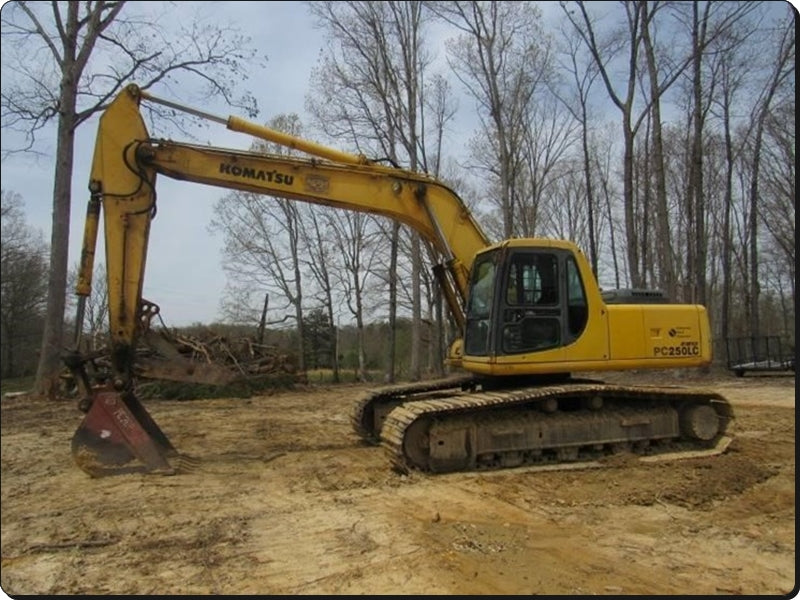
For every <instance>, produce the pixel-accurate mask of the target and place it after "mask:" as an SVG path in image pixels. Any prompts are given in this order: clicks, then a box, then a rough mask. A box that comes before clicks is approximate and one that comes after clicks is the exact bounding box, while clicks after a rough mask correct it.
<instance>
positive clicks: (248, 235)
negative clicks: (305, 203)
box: [210, 114, 305, 372]
mask: <svg viewBox="0 0 800 600" xmlns="http://www.w3.org/2000/svg"><path fill="white" fill-rule="evenodd" d="M268 126H269V127H270V128H271V129H274V130H276V131H282V132H285V133H288V134H290V135H294V136H297V135H298V134H299V132H300V122H299V117H298V116H297V115H296V114H290V115H279V116H277V117H275V118H274V119H272V120H271V121H270V123H269V124H268ZM251 150H253V151H256V152H262V153H269V154H273V155H280V154H283V155H286V154H291V153H293V152H294V151H293V150H291V149H289V148H287V147H286V146H282V145H280V144H274V143H271V142H264V141H263V140H256V141H255V142H254V143H253V145H252V147H251ZM300 208H301V207H300V205H299V204H298V203H297V202H296V201H294V200H285V199H279V198H272V197H269V196H265V195H261V194H255V193H252V192H242V191H235V192H231V193H230V194H227V195H226V196H224V197H223V198H221V199H220V200H219V201H218V202H217V203H216V204H215V206H214V214H215V217H214V219H213V220H212V222H211V225H210V228H211V229H212V230H214V231H219V232H220V233H222V234H223V236H224V249H223V255H224V259H223V268H224V269H225V272H226V273H227V274H228V277H229V278H230V279H231V280H233V281H236V282H239V283H241V284H245V286H246V287H250V288H251V289H252V288H254V287H257V288H260V289H264V288H266V289H277V291H278V293H279V294H280V296H282V297H283V298H286V299H287V301H288V302H289V304H290V305H291V307H292V308H293V310H294V319H295V321H296V323H297V331H298V340H297V344H298V346H297V352H298V361H299V362H298V369H299V370H300V371H301V372H302V371H305V348H304V339H305V335H304V331H303V273H302V262H301V258H300V255H301V252H300V247H301V240H302V239H303V227H302V226H301V216H300Z"/></svg>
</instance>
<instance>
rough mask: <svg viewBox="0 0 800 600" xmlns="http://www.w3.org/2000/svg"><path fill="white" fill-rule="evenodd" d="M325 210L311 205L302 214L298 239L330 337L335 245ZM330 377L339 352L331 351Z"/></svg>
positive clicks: (333, 313) (336, 377) (333, 316)
mask: <svg viewBox="0 0 800 600" xmlns="http://www.w3.org/2000/svg"><path fill="white" fill-rule="evenodd" d="M327 210H333V209H327V208H325V207H321V206H320V207H311V210H308V211H307V215H306V217H305V218H303V219H301V221H300V228H301V230H302V238H301V242H302V243H303V245H304V247H305V251H304V253H303V254H304V255H305V256H307V257H308V258H307V259H305V260H303V264H305V266H306V268H307V269H308V270H309V271H310V272H311V274H312V276H313V277H314V279H315V280H316V283H317V286H318V288H319V290H320V292H319V293H320V301H321V302H322V305H323V307H324V311H325V315H326V317H327V320H328V323H329V325H330V328H331V331H330V333H331V339H334V340H335V339H336V328H337V325H336V317H337V314H336V310H335V308H334V297H335V293H336V290H335V281H334V273H332V267H333V265H334V264H335V263H334V261H333V257H334V255H335V254H336V252H337V249H336V247H335V245H334V243H333V241H332V240H331V236H330V235H328V231H327V229H328V228H327V227H326V220H325V219H324V218H322V216H321V215H322V214H324V213H325V212H326V211H327ZM332 362H333V381H334V383H338V382H339V355H338V351H336V350H335V351H334V352H333V357H332Z"/></svg>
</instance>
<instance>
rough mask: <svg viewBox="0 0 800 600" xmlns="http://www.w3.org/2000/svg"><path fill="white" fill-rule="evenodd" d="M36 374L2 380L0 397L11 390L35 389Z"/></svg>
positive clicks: (0, 382)
mask: <svg viewBox="0 0 800 600" xmlns="http://www.w3.org/2000/svg"><path fill="white" fill-rule="evenodd" d="M34 379H35V378H34V376H33V375H31V376H30V377H13V378H7V379H2V380H0V398H3V397H5V395H6V394H7V393H9V392H27V391H28V390H31V389H33V382H34Z"/></svg>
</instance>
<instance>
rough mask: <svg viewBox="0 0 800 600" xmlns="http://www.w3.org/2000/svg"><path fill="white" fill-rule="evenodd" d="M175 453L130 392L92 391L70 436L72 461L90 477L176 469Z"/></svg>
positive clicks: (162, 472) (167, 473) (172, 470)
mask: <svg viewBox="0 0 800 600" xmlns="http://www.w3.org/2000/svg"><path fill="white" fill-rule="evenodd" d="M177 456H178V453H177V451H176V450H175V448H174V447H173V446H172V444H170V442H169V440H168V439H167V436H166V435H164V433H163V432H162V431H161V429H159V427H158V425H156V423H155V421H153V419H152V417H151V416H150V415H149V414H148V413H147V411H146V410H145V409H144V407H143V406H142V404H141V403H140V402H139V400H137V399H136V397H135V396H134V395H133V394H125V393H119V392H115V391H109V390H103V391H95V392H94V393H93V397H92V400H91V406H90V407H89V410H88V411H87V413H86V415H85V416H84V418H83V421H81V424H80V425H79V426H78V429H77V431H75V434H74V435H73V437H72V457H73V459H74V460H75V463H76V464H77V465H78V466H79V467H80V468H81V469H83V470H84V471H85V472H86V473H88V474H89V475H91V476H92V477H107V476H109V475H121V474H126V473H159V474H166V475H171V474H174V473H175V472H176V469H175V468H173V467H172V466H171V465H170V463H169V460H168V459H169V458H173V457H177Z"/></svg>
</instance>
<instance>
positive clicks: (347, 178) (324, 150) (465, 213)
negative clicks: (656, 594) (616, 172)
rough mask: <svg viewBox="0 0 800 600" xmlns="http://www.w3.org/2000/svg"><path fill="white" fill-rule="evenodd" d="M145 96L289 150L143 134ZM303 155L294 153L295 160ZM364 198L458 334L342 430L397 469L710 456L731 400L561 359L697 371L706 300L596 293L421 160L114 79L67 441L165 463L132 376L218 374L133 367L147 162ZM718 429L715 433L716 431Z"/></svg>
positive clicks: (155, 469) (140, 321) (108, 470)
mask: <svg viewBox="0 0 800 600" xmlns="http://www.w3.org/2000/svg"><path fill="white" fill-rule="evenodd" d="M142 102H155V103H159V104H162V105H166V106H168V107H171V108H173V109H176V110H181V111H186V112H188V113H191V114H193V115H194V116H197V117H201V118H204V119H209V120H212V121H216V122H218V123H222V124H224V125H225V126H226V127H227V128H228V129H230V130H233V131H237V132H240V133H244V134H248V135H250V136H253V137H255V138H260V139H263V140H266V141H269V142H272V143H276V144H279V145H282V146H285V147H286V148H291V149H294V150H296V151H299V152H302V153H303V156H302V157H301V156H298V155H297V154H293V155H291V156H284V155H272V154H264V153H258V152H252V151H242V150H233V149H223V148H215V147H210V146H203V145H193V144H188V143H182V142H176V141H172V140H164V139H153V138H151V137H150V136H149V134H148V131H147V128H146V127H145V123H144V120H143V118H142V115H141V113H140V105H141V103H142ZM306 155H308V156H306ZM159 175H163V176H167V177H171V178H174V179H178V180H186V181H191V182H196V183H201V184H207V185H211V186H217V187H221V188H225V189H235V190H245V191H248V192H255V193H260V194H265V195H269V196H274V197H279V198H284V199H289V200H296V201H301V202H310V203H315V204H321V205H327V206H331V207H336V208H341V209H345V210H353V211H361V212H365V213H369V214H373V215H379V216H383V217H386V218H389V219H393V220H397V221H400V222H402V223H404V224H406V225H408V226H409V227H411V228H413V229H414V230H415V231H417V232H419V234H420V235H421V237H422V238H423V239H424V240H425V241H426V243H427V244H429V247H430V248H431V250H432V255H434V256H437V257H439V259H440V260H439V261H437V262H438V264H436V265H434V266H433V272H434V274H435V276H436V280H437V281H438V284H439V285H440V286H441V289H442V292H443V297H444V298H445V299H446V302H447V305H448V307H449V311H450V314H451V316H452V319H453V322H454V323H455V324H457V327H458V329H459V330H460V336H459V338H458V339H457V340H455V341H454V342H453V343H452V345H451V347H450V349H449V352H448V357H447V359H446V360H447V362H448V364H449V365H450V367H451V371H452V373H453V374H452V375H451V376H448V377H446V378H443V379H438V380H433V381H422V382H415V383H409V384H400V385H394V386H387V387H384V388H380V389H375V390H373V391H371V392H369V393H366V394H364V396H363V397H362V398H360V399H359V400H358V401H357V402H356V403H355V405H354V407H353V411H352V415H351V419H352V423H353V427H354V429H355V431H356V432H357V433H358V434H359V435H360V436H361V437H362V438H363V439H364V440H366V441H368V442H370V443H374V444H380V445H382V446H383V447H384V448H385V450H386V452H387V453H388V457H389V462H390V464H391V465H392V466H393V468H395V469H396V470H398V471H402V472H408V471H412V470H415V471H423V472H429V473H446V472H454V471H473V470H481V469H497V468H505V467H517V466H522V465H533V464H539V463H562V462H573V461H582V460H588V459H594V458H597V457H600V456H605V455H607V454H609V453H615V452H620V451H626V452H627V451H632V452H635V453H637V454H658V453H664V452H667V453H671V454H672V453H676V452H677V453H679V454H680V453H681V452H684V453H685V452H697V451H701V452H709V453H715V452H721V451H722V450H723V449H724V447H725V444H726V443H727V442H729V441H730V438H729V437H727V436H726V435H725V434H726V431H727V428H728V425H729V423H730V422H731V420H732V419H733V416H734V415H733V411H732V408H731V406H730V404H729V403H728V402H727V401H726V400H725V398H723V397H722V396H720V395H718V394H716V393H713V392H711V391H707V390H702V389H695V388H689V387H680V386H664V387H660V386H644V385H636V386H629V385H616V384H609V383H604V382H603V381H600V380H594V379H584V378H578V377H574V376H573V373H583V374H586V373H590V372H595V371H596V372H600V371H622V370H632V369H633V370H641V369H675V368H690V367H701V366H705V365H708V364H709V363H710V361H711V332H710V327H709V321H708V316H707V313H706V310H705V308H704V307H702V306H699V305H683V304H672V303H669V302H668V301H667V300H666V299H664V298H663V297H661V296H660V295H659V294H657V293H653V292H648V291H644V290H614V291H609V292H601V290H600V288H599V287H598V284H597V282H596V279H595V277H594V275H593V273H592V270H591V268H590V266H589V264H588V261H587V260H586V258H585V256H584V254H583V253H582V252H581V251H580V250H579V249H578V248H577V247H576V245H575V244H573V243H572V242H569V241H564V240H551V239H539V238H535V239H509V240H505V241H502V242H499V243H491V242H490V241H489V240H488V238H487V237H486V235H485V234H484V233H483V232H482V231H481V228H480V226H479V225H478V223H477V222H476V221H475V219H474V218H473V215H472V214H471V212H470V211H469V210H468V208H467V207H466V205H465V204H464V202H463V201H462V200H461V199H460V198H459V196H458V195H457V194H456V193H455V192H454V191H453V190H452V189H450V188H449V187H447V186H446V185H444V184H443V183H442V182H440V181H437V180H436V179H434V178H432V177H430V176H428V175H426V174H421V173H416V172H412V171H408V170H405V169H401V168H397V167H395V166H386V165H383V164H379V163H378V162H377V161H372V160H369V159H367V158H366V157H365V156H363V155H355V154H350V153H346V152H341V151H338V150H335V149H332V148H328V147H325V146H322V145H319V144H316V143H314V142H310V141H307V140H303V139H300V138H297V137H294V136H290V135H287V134H285V133H282V132H279V131H275V130H272V129H269V128H266V127H263V126H260V125H257V124H255V123H251V122H248V121H246V120H243V119H240V118H238V117H229V118H227V119H225V118H221V117H217V116H214V115H210V114H207V113H205V112H202V111H199V110H196V109H193V108H190V107H186V106H182V105H180V104H177V103H175V102H172V101H169V100H165V99H162V98H157V97H155V96H153V95H151V94H150V93H149V92H147V91H145V90H142V89H141V88H140V87H138V86H136V85H133V84H132V85H129V86H127V87H126V88H125V89H124V90H123V91H122V92H121V93H120V94H119V95H118V96H117V97H116V98H115V99H114V100H113V101H112V103H111V104H110V105H109V106H108V108H107V109H106V110H105V112H104V113H103V115H102V117H101V119H100V124H99V129H98V134H97V142H96V146H95V149H94V159H93V165H92V171H91V180H90V183H89V190H90V199H89V202H88V209H87V213H86V222H85V227H84V240H83V247H82V254H81V261H80V271H79V277H78V283H77V287H76V293H77V295H78V310H77V315H76V339H75V344H74V350H73V351H71V352H69V353H68V355H67V356H66V358H65V361H66V363H67V366H68V367H69V368H70V370H71V371H72V373H73V375H74V376H75V379H76V381H78V382H79V388H80V390H81V400H80V401H79V408H80V409H81V410H82V411H84V412H85V413H86V414H85V415H84V417H83V420H82V421H81V423H80V425H79V427H78V429H77V431H76V432H75V435H74V436H73V439H72V454H73V457H74V459H75V462H76V464H77V465H78V466H79V467H81V468H82V469H83V470H84V471H86V472H87V473H89V474H90V475H92V476H95V477H100V476H105V475H114V474H120V473H130V472H144V473H175V472H179V471H180V470H181V469H182V465H183V464H184V463H183V462H182V460H183V459H182V455H180V454H179V453H178V452H177V450H176V449H175V448H174V447H173V446H172V444H171V443H170V441H169V439H168V437H167V436H166V435H165V434H164V432H163V431H162V430H161V429H160V428H159V427H158V425H157V424H156V423H155V421H154V420H153V419H152V417H151V416H150V415H149V413H148V412H147V411H146V410H145V408H144V407H143V405H142V404H141V402H140V401H139V400H138V398H137V397H136V395H135V386H134V382H135V379H136V377H137V373H138V374H141V373H142V372H147V373H149V374H150V376H160V377H163V378H171V379H179V380H181V379H183V380H203V381H216V382H222V381H224V380H225V376H224V375H223V374H221V373H220V372H219V371H215V370H214V367H213V365H212V366H208V367H203V366H202V365H197V364H182V363H181V362H180V361H179V360H178V358H176V359H175V361H174V362H173V363H171V364H169V365H168V366H159V365H158V364H153V363H151V364H143V362H144V359H142V358H141V357H139V356H137V351H136V349H137V344H139V343H140V342H141V341H142V340H145V339H147V338H148V336H149V337H150V338H152V337H153V336H152V333H153V332H152V331H151V329H150V322H151V320H152V318H153V317H154V316H155V315H157V314H158V312H159V309H158V306H157V305H155V304H153V303H151V302H148V301H146V300H144V299H143V298H142V287H143V282H144V276H145V262H146V255H147V248H148V239H149V236H150V227H151V223H152V221H153V217H154V216H155V212H156V189H157V181H156V180H157V176H159ZM101 212H102V213H103V215H104V221H103V224H104V230H105V265H106V273H107V284H108V314H109V328H110V341H109V347H110V349H111V352H110V358H111V375H110V376H109V377H105V378H104V379H103V380H101V381H92V380H91V378H90V377H89V376H88V375H87V369H86V365H87V363H88V362H89V361H90V360H91V358H92V357H91V356H90V355H87V354H82V353H81V352H80V351H79V348H80V347H81V344H80V332H81V330H82V327H83V318H84V317H83V313H84V311H85V302H86V299H87V297H88V296H89V294H90V293H91V280H92V272H93V268H94V256H95V248H96V243H97V237H98V230H99V224H100V214H101ZM726 441H727V442H726Z"/></svg>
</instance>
